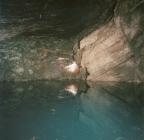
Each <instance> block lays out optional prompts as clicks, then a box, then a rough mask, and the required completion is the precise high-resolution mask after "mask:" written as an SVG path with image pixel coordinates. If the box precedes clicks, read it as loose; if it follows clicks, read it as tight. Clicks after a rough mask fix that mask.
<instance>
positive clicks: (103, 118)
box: [79, 84, 144, 140]
mask: <svg viewBox="0 0 144 140" xmlns="http://www.w3.org/2000/svg"><path fill="white" fill-rule="evenodd" d="M135 89H136V90H138V89H139V90H140V89H141V90H143V87H138V86H137V87H135ZM140 94H141V95H142V92H140ZM142 96H143V95H142ZM143 97H144V96H143ZM140 98H142V97H139V94H137V93H136V92H135V91H134V85H126V86H124V85H123V84H122V85H117V86H116V85H113V86H112V85H111V86H108V85H102V84H99V85H95V87H93V88H89V89H88V91H87V93H83V94H81V96H80V99H81V106H82V112H81V113H80V116H79V117H80V118H79V119H80V121H82V122H83V123H84V124H86V125H87V126H88V127H89V128H90V129H91V130H92V131H93V132H95V134H96V135H97V137H98V138H101V140H106V139H107V138H109V139H115V140H117V139H121V140H129V139H131V140H135V139H137V140H142V139H143V137H144V134H143V130H144V127H143V117H144V114H143V113H142V112H143V109H144V108H143V101H141V102H140V100H139V99H140ZM137 99H138V100H139V102H137ZM143 99H144V98H143Z"/></svg>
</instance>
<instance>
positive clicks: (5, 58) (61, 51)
mask: <svg viewBox="0 0 144 140" xmlns="http://www.w3.org/2000/svg"><path fill="white" fill-rule="evenodd" d="M72 44H73V43H72V41H70V40H68V41H66V40H64V39H55V38H53V37H51V38H50V37H37V36H26V37H25V36H18V37H17V36H14V37H13V38H11V39H5V40H3V41H1V42H0V81H26V80H50V79H77V78H79V75H72V74H71V73H69V72H67V71H65V69H64V67H65V66H67V65H69V64H71V63H72V62H73V59H72V48H71V46H72Z"/></svg>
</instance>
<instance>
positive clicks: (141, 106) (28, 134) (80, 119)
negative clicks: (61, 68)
mask: <svg viewBox="0 0 144 140" xmlns="http://www.w3.org/2000/svg"><path fill="white" fill-rule="evenodd" d="M71 84H73V85H76V87H77V88H78V92H77V94H76V95H73V94H71V93H69V92H68V91H66V90H65V89H66V88H65V87H67V86H68V85H71ZM143 87H144V86H143V85H133V84H125V83H124V84H106V83H100V84H96V85H94V86H91V87H88V86H87V85H85V83H83V82H81V81H73V82H70V81H61V82H60V81H43V82H22V83H1V84H0V140H143V139H144V94H143V93H144V88H143Z"/></svg>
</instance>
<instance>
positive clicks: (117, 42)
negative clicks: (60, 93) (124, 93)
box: [75, 16, 144, 82]
mask: <svg viewBox="0 0 144 140" xmlns="http://www.w3.org/2000/svg"><path fill="white" fill-rule="evenodd" d="M133 18H134V20H133V21H132V22H131V23H130V24H129V25H128V24H126V23H125V21H124V19H123V18H122V17H116V18H115V19H114V20H111V21H110V22H109V23H107V24H105V25H103V26H101V27H99V28H98V29H96V30H95V31H94V32H92V33H91V34H89V35H88V36H86V37H84V38H83V39H82V40H81V41H80V45H79V49H78V53H77V56H79V57H75V58H78V59H80V60H81V61H80V60H78V61H79V62H80V65H81V67H82V68H84V69H86V70H87V72H88V76H87V80H89V81H94V82H96V81H116V82H117V81H126V82H136V81H143V80H144V76H143V75H142V73H141V72H140V70H139V66H138V60H137V59H136V57H135V52H133V50H132V48H131V46H130V41H131V40H133V38H134V37H135V35H136V33H137V32H138V26H139V17H138V16H137V17H133ZM127 36H128V38H127ZM140 75H141V76H140Z"/></svg>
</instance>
